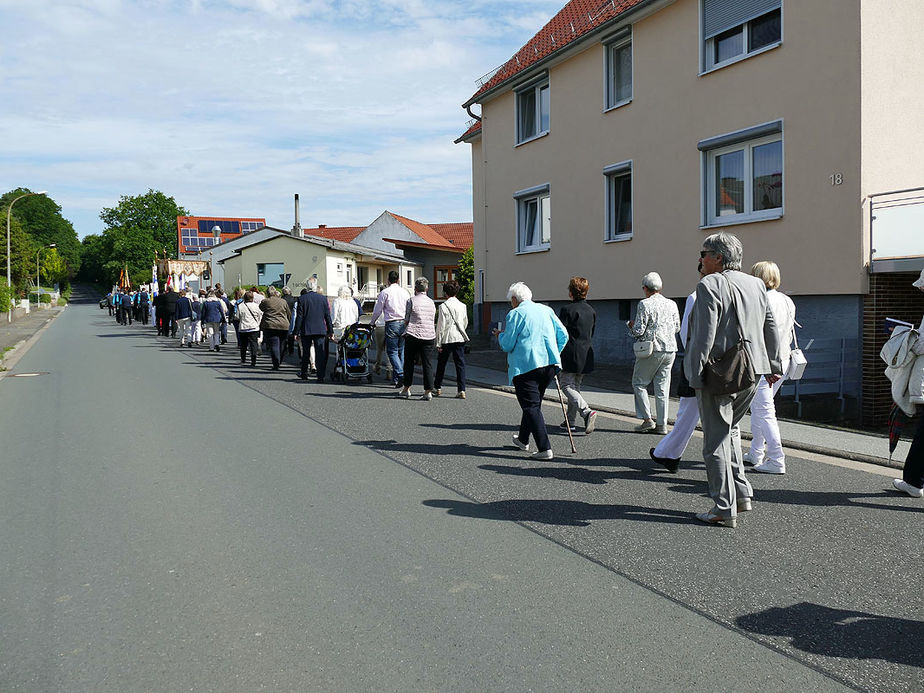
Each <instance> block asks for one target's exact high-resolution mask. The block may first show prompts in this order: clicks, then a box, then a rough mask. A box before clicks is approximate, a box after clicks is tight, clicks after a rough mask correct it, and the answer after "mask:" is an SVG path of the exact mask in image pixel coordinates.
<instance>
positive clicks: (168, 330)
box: [158, 286, 180, 337]
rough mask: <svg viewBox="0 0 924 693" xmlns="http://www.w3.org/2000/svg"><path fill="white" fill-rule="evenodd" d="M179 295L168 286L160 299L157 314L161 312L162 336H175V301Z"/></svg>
mask: <svg viewBox="0 0 924 693" xmlns="http://www.w3.org/2000/svg"><path fill="white" fill-rule="evenodd" d="M179 297H180V295H179V294H178V293H177V292H176V291H174V290H173V287H170V286H168V287H167V290H166V291H164V297H163V298H162V299H161V304H160V309H159V311H158V315H160V314H162V315H163V318H162V320H161V330H162V334H163V335H164V337H176V302H177V299H179Z"/></svg>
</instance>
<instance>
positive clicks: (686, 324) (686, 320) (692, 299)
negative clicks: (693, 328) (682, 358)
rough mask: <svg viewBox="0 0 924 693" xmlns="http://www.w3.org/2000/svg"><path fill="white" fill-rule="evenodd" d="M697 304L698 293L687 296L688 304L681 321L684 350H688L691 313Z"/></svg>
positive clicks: (681, 339) (684, 308) (681, 338)
mask: <svg viewBox="0 0 924 693" xmlns="http://www.w3.org/2000/svg"><path fill="white" fill-rule="evenodd" d="M694 303H696V292H695V291H694V292H693V293H692V294H690V295H689V296H687V303H686V305H685V306H684V307H683V318H682V319H681V320H680V343H681V344H683V348H684V349H686V348H687V332H689V331H690V313H692V312H693V304H694Z"/></svg>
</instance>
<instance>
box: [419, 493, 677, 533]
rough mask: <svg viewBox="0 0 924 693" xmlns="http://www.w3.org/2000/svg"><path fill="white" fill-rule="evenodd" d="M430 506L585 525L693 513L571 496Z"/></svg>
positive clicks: (673, 520)
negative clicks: (600, 502)
mask: <svg viewBox="0 0 924 693" xmlns="http://www.w3.org/2000/svg"><path fill="white" fill-rule="evenodd" d="M423 504H424V505H426V506H427V507H429V508H446V509H447V512H448V513H449V514H450V515H457V516H460V517H474V518H479V519H482V520H505V521H507V522H541V523H542V524H546V525H565V526H568V527H586V526H588V525H589V524H590V521H591V520H637V521H641V522H663V523H668V524H689V523H690V521H691V520H690V514H689V513H685V512H680V511H678V510H667V509H663V508H647V507H643V506H638V505H607V504H596V503H584V502H583V501H570V500H503V501H494V502H491V503H473V502H469V501H463V500H451V499H432V500H425V501H424V502H423Z"/></svg>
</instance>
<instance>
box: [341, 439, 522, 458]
mask: <svg viewBox="0 0 924 693" xmlns="http://www.w3.org/2000/svg"><path fill="white" fill-rule="evenodd" d="M353 445H361V446H363V447H365V448H371V449H372V450H380V451H382V452H410V453H413V454H417V455H427V456H447V455H449V456H452V455H455V456H459V455H462V456H470V457H490V458H492V459H497V458H498V457H501V458H508V459H521V458H522V456H521V455H518V454H517V453H516V452H515V451H514V450H513V448H510V449H504V448H497V447H493V446H491V447H476V446H474V445H468V444H467V443H450V444H449V445H434V444H433V443H399V442H398V441H397V440H354V441H353Z"/></svg>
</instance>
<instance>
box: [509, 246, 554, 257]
mask: <svg viewBox="0 0 924 693" xmlns="http://www.w3.org/2000/svg"><path fill="white" fill-rule="evenodd" d="M551 249H552V247H551V246H548V245H547V246H543V247H542V248H530V249H529V250H518V251H517V252H516V253H515V254H516V255H533V254H534V253H547V252H549V251H550V250H551Z"/></svg>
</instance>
